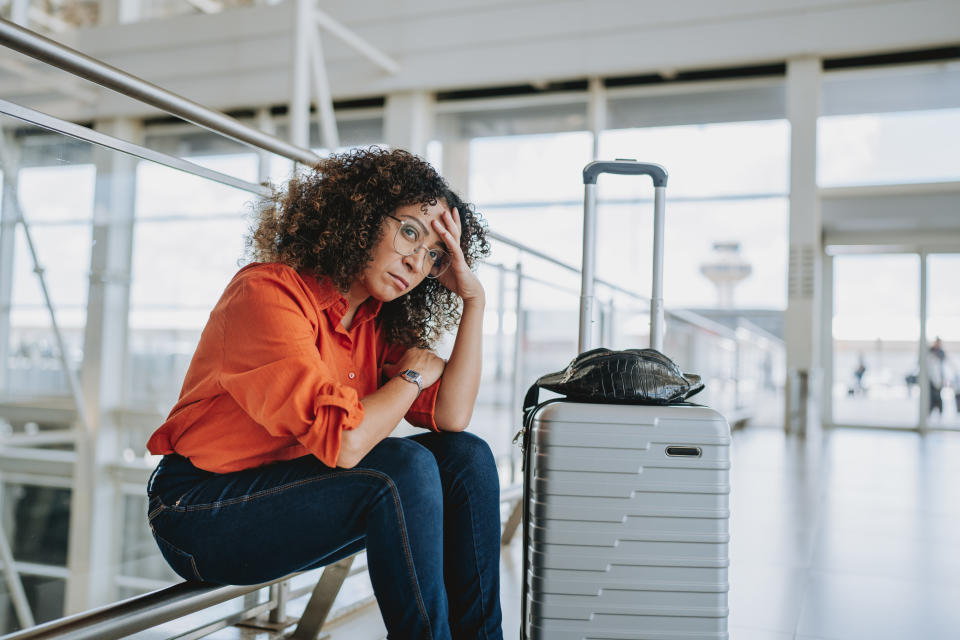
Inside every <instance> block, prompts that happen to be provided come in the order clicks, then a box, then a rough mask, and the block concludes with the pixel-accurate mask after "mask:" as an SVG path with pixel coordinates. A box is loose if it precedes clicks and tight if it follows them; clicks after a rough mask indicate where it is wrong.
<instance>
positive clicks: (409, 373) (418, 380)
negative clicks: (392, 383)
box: [397, 369, 423, 395]
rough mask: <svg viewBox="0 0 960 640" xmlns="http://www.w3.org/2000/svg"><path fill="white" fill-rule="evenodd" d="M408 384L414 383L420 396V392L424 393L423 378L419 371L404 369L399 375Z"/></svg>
mask: <svg viewBox="0 0 960 640" xmlns="http://www.w3.org/2000/svg"><path fill="white" fill-rule="evenodd" d="M397 375H398V376H400V377H401V378H403V379H404V380H406V381H407V382H412V383H413V384H415V385H417V389H418V391H417V395H420V392H421V391H423V376H421V375H420V372H419V371H414V370H413V369H404V370H403V371H401V372H400V373H398V374H397Z"/></svg>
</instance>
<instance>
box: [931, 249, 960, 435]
mask: <svg viewBox="0 0 960 640" xmlns="http://www.w3.org/2000/svg"><path fill="white" fill-rule="evenodd" d="M938 338H939V341H938ZM927 340H928V342H929V343H930V344H929V345H928V347H929V351H928V352H927V371H928V372H929V377H930V402H929V405H928V410H929V412H930V413H929V414H928V416H927V426H928V427H930V428H932V429H960V253H937V254H932V255H929V256H927Z"/></svg>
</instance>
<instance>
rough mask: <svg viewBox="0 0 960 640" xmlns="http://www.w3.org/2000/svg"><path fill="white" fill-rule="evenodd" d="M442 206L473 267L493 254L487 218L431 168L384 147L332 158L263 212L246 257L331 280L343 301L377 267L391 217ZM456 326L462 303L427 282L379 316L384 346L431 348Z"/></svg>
mask: <svg viewBox="0 0 960 640" xmlns="http://www.w3.org/2000/svg"><path fill="white" fill-rule="evenodd" d="M441 199H442V200H445V201H446V203H447V206H449V207H450V208H451V209H452V208H454V207H456V208H457V210H458V211H459V213H460V227H461V236H460V248H461V249H462V250H463V254H464V257H465V258H466V261H467V264H468V265H470V266H471V267H473V266H474V265H475V264H476V263H477V260H479V259H481V258H483V257H485V256H487V255H489V253H490V243H489V242H488V241H487V238H486V223H485V222H484V220H483V218H482V216H481V215H480V214H479V213H478V212H476V211H475V210H474V208H473V205H471V204H468V203H465V202H463V200H461V198H460V197H459V196H458V195H457V194H456V193H454V192H453V191H452V190H451V189H450V186H449V185H448V184H447V181H446V180H444V179H443V177H442V176H440V174H439V173H437V171H436V169H434V168H433V167H432V166H430V164H428V163H427V162H426V161H424V160H422V159H421V158H418V157H417V156H415V155H413V154H411V153H409V152H407V151H403V150H401V149H396V150H393V151H387V150H385V149H381V148H379V147H370V148H366V149H354V150H351V151H348V152H346V153H340V154H334V155H332V156H330V157H329V158H327V159H326V160H323V161H322V162H320V163H319V164H317V165H316V166H315V167H314V168H313V171H311V172H309V173H306V174H303V175H298V176H295V177H294V178H293V179H291V180H290V182H289V183H288V184H287V188H286V190H283V191H278V192H277V193H275V194H274V196H273V197H272V198H270V199H269V200H267V201H266V202H265V203H264V205H263V206H262V207H261V209H260V210H259V212H258V216H257V220H256V221H255V223H254V225H253V226H252V228H251V230H250V235H249V236H248V237H247V250H248V254H249V255H250V257H251V258H252V259H253V260H256V261H260V262H280V263H283V264H285V265H288V266H290V267H293V268H294V269H297V270H309V271H311V272H312V273H313V274H314V275H315V276H316V277H317V278H318V279H319V278H323V277H327V278H329V279H330V281H331V282H332V283H333V285H334V286H335V287H337V288H338V289H339V290H340V292H341V293H346V292H347V291H348V290H349V289H350V285H351V284H352V282H353V280H354V279H355V278H356V277H357V276H358V275H359V274H360V272H362V271H363V269H364V268H365V267H366V266H367V264H368V263H369V262H370V261H371V260H372V259H373V249H374V248H375V247H376V246H377V243H378V242H379V241H380V239H381V236H382V234H383V221H384V219H385V218H386V217H387V215H389V214H393V213H394V212H395V211H396V210H397V208H398V207H402V206H405V205H410V204H429V205H434V204H436V203H437V201H438V200H441ZM459 321H460V309H459V298H458V297H457V296H456V295H455V294H454V293H453V292H451V291H449V290H447V289H446V288H445V287H444V286H443V285H441V284H440V283H439V282H437V281H436V280H433V279H430V278H425V279H424V280H423V282H421V283H420V284H419V285H418V286H417V287H415V288H414V289H413V290H412V291H410V292H409V293H407V294H405V295H403V296H401V297H399V298H397V299H396V300H392V301H390V302H386V303H384V305H383V308H382V309H381V310H380V322H381V324H382V327H383V329H384V332H385V336H386V339H387V341H388V342H391V343H399V344H403V345H405V346H408V347H409V346H421V347H430V346H432V345H433V344H434V343H435V341H436V339H437V338H438V337H440V335H441V334H443V333H444V332H446V331H449V330H450V329H452V328H453V327H455V326H456V325H457V323H458V322H459Z"/></svg>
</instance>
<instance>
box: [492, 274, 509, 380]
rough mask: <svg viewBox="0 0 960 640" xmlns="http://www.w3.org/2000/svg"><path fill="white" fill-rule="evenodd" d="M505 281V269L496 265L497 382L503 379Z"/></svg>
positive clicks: (495, 376) (495, 375)
mask: <svg viewBox="0 0 960 640" xmlns="http://www.w3.org/2000/svg"><path fill="white" fill-rule="evenodd" d="M506 283H507V269H506V267H504V266H503V265H502V264H499V265H497V351H496V353H497V355H496V358H497V367H496V372H495V374H494V379H495V380H496V381H497V382H500V381H501V380H503V340H504V332H503V320H504V314H505V313H506V309H504V308H503V307H504V305H505V304H506V292H505V291H504V287H505V286H506Z"/></svg>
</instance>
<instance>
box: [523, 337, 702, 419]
mask: <svg viewBox="0 0 960 640" xmlns="http://www.w3.org/2000/svg"><path fill="white" fill-rule="evenodd" d="M534 386H539V387H541V388H543V389H547V390H549V391H553V392H556V393H560V394H563V395H565V396H566V397H567V398H568V399H569V400H572V401H574V402H610V403H623V404H660V405H662V404H671V403H675V402H683V401H684V400H686V399H687V398H689V397H691V396H692V395H694V394H696V393H699V392H700V391H702V390H703V381H702V380H700V376H698V375H694V374H692V373H684V372H683V371H681V370H680V367H678V366H677V364H676V363H675V362H674V361H673V360H671V359H670V358H668V357H667V356H665V355H663V354H662V353H660V352H659V351H657V350H656V349H624V350H622V351H611V350H610V349H604V348H599V349H591V350H590V351H584V352H583V353H581V354H580V355H578V356H577V357H576V358H574V359H573V360H571V361H570V364H568V365H567V367H566V368H565V369H563V370H562V371H557V372H555V373H548V374H546V375H544V376H541V377H540V379H539V380H537V382H536V385H534ZM525 404H526V403H525Z"/></svg>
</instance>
